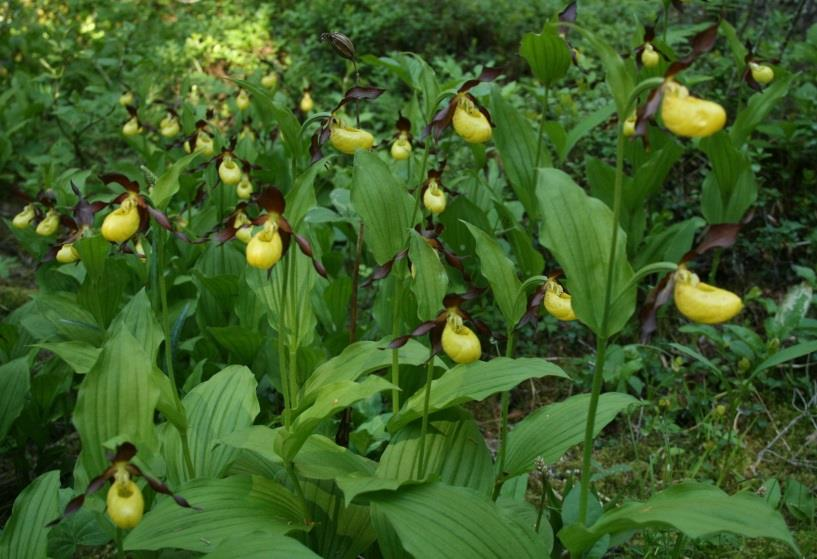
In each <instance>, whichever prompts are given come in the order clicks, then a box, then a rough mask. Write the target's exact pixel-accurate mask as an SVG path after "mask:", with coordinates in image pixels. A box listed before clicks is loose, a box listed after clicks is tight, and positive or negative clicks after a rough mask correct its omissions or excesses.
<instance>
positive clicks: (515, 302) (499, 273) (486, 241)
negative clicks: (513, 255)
mask: <svg viewBox="0 0 817 559" xmlns="http://www.w3.org/2000/svg"><path fill="white" fill-rule="evenodd" d="M465 225H467V226H468V230H469V231H471V235H473V236H474V242H475V244H476V249H477V250H476V252H477V257H479V264H480V266H479V270H480V272H482V275H483V276H484V277H485V279H487V280H488V283H489V284H490V286H491V292H492V293H493V295H494V299H496V303H497V305H498V306H499V310H500V311H501V312H502V316H503V317H504V318H505V323H506V324H507V325H509V326H513V325H514V324H516V323H517V322H519V319H521V318H522V315H523V314H525V303H526V301H525V299H524V298H520V297H517V295H518V294H519V289H520V287H521V286H522V283H521V282H520V281H519V278H517V277H516V269H515V267H514V264H513V262H511V259H510V258H508V257H507V256H506V255H505V251H503V250H502V247H501V246H500V245H499V243H498V242H497V241H496V239H494V238H493V237H492V236H491V235H489V234H488V233H486V232H485V231H483V230H482V229H480V228H478V227H476V226H474V225H471V224H470V223H466V224H465Z"/></svg>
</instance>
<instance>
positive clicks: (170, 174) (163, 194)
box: [150, 153, 199, 210]
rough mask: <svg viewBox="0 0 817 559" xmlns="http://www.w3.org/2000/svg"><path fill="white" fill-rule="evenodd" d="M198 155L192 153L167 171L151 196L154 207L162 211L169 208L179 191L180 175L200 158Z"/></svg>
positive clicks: (158, 181)
mask: <svg viewBox="0 0 817 559" xmlns="http://www.w3.org/2000/svg"><path fill="white" fill-rule="evenodd" d="M198 155H199V154H198V153H191V154H190V155H186V156H184V157H182V158H181V159H179V160H178V161H176V162H175V163H174V164H173V165H171V166H170V167H168V168H167V169H165V172H164V173H162V176H160V177H159V180H157V181H156V185H155V186H154V187H153V192H152V193H151V195H150V198H151V200H153V205H154V206H155V207H156V208H159V209H160V210H164V209H165V208H166V207H167V204H168V202H170V200H171V198H173V196H174V195H175V194H176V193H177V192H178V191H179V175H181V174H182V172H183V171H185V170H186V169H187V167H188V166H189V165H190V163H191V162H192V161H193V160H194V159H195V158H196V157H198Z"/></svg>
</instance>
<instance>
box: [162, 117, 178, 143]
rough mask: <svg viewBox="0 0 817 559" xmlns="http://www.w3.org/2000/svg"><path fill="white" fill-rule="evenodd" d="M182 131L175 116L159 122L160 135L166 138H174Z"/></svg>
mask: <svg viewBox="0 0 817 559" xmlns="http://www.w3.org/2000/svg"><path fill="white" fill-rule="evenodd" d="M180 131H181V127H180V126H179V119H178V118H176V117H175V116H173V115H168V116H166V117H165V118H163V119H162V120H161V122H159V134H161V135H162V136H163V137H165V138H173V137H174V136H176V135H178V133H179V132H180Z"/></svg>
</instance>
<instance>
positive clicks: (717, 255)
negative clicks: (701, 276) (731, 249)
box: [709, 247, 723, 285]
mask: <svg viewBox="0 0 817 559" xmlns="http://www.w3.org/2000/svg"><path fill="white" fill-rule="evenodd" d="M722 253H723V248H721V247H717V248H716V249H715V254H714V255H713V256H712V268H711V269H710V270H709V283H711V284H713V285H714V284H715V277H716V276H717V274H718V266H720V264H721V254H722Z"/></svg>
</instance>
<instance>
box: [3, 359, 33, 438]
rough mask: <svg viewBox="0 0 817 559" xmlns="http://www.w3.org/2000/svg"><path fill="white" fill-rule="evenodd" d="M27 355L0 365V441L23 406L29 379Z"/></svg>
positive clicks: (28, 389)
mask: <svg viewBox="0 0 817 559" xmlns="http://www.w3.org/2000/svg"><path fill="white" fill-rule="evenodd" d="M29 375H30V372H29V368H28V357H20V358H18V359H15V360H14V361H9V362H8V363H6V364H5V365H3V366H2V367H0V441H2V440H3V439H4V438H5V437H6V434H7V433H8V431H9V428H10V427H11V424H12V423H14V420H15V419H17V417H18V416H19V415H20V412H22V411H23V407H24V406H25V403H26V399H27V398H28V395H29V392H31V380H30V378H29Z"/></svg>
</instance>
